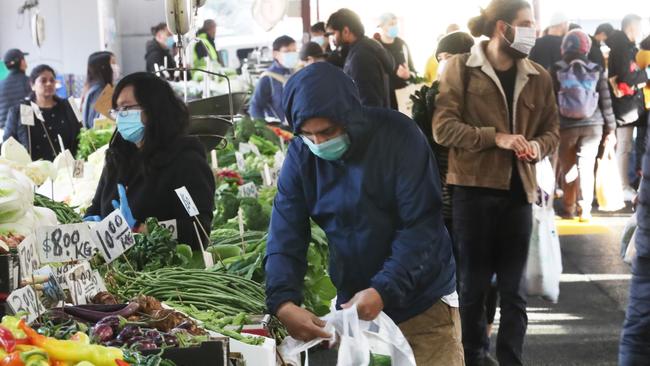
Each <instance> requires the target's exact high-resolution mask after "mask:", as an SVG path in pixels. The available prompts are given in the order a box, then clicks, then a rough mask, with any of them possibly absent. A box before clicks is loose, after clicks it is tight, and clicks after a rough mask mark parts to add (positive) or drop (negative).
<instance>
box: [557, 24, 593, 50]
mask: <svg viewBox="0 0 650 366" xmlns="http://www.w3.org/2000/svg"><path fill="white" fill-rule="evenodd" d="M590 49H591V37H589V35H588V34H587V33H585V31H583V30H582V29H574V30H572V31H570V32H569V33H567V34H566V36H564V39H563V40H562V54H563V55H564V54H566V53H574V54H578V55H586V54H588V53H589V50H590Z"/></svg>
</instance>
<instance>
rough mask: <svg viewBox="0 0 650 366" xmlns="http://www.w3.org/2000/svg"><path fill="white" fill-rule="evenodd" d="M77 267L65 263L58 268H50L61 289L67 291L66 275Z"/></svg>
mask: <svg viewBox="0 0 650 366" xmlns="http://www.w3.org/2000/svg"><path fill="white" fill-rule="evenodd" d="M76 266H78V264H76V263H66V264H64V265H62V266H60V267H54V268H52V273H53V274H54V277H56V281H57V282H58V283H59V285H60V286H61V288H62V289H64V290H67V289H69V287H68V273H70V271H72V270H73V269H74V267H76Z"/></svg>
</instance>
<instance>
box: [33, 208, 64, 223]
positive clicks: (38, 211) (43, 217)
mask: <svg viewBox="0 0 650 366" xmlns="http://www.w3.org/2000/svg"><path fill="white" fill-rule="evenodd" d="M34 217H35V219H36V227H41V226H56V225H58V224H59V221H58V220H57V219H56V213H54V211H52V210H51V209H49V208H47V207H34Z"/></svg>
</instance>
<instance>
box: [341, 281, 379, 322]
mask: <svg viewBox="0 0 650 366" xmlns="http://www.w3.org/2000/svg"><path fill="white" fill-rule="evenodd" d="M354 304H357V313H359V319H361V320H367V321H370V320H375V319H376V318H377V317H378V316H379V313H381V311H382V310H384V301H383V300H382V299H381V295H379V292H377V290H375V289H374V288H372V287H371V288H368V289H365V290H363V291H359V292H357V294H356V295H354V297H353V298H352V299H350V301H348V302H347V303H345V304H343V305H341V307H342V308H343V309H347V308H349V307H352V305H354Z"/></svg>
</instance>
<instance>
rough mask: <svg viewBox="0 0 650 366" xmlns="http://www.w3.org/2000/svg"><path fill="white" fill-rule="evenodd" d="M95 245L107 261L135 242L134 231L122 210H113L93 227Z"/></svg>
mask: <svg viewBox="0 0 650 366" xmlns="http://www.w3.org/2000/svg"><path fill="white" fill-rule="evenodd" d="M93 237H94V239H95V246H96V247H97V249H99V252H100V253H101V255H102V257H104V259H105V260H106V262H107V263H110V262H112V261H113V260H114V259H115V258H117V257H119V256H120V255H121V254H122V253H124V252H126V251H127V250H128V249H129V248H131V247H132V246H133V245H134V244H135V239H134V238H133V233H132V232H131V228H129V224H127V223H126V219H125V218H124V216H122V212H120V210H119V209H118V210H115V211H113V212H112V213H111V214H110V215H108V216H106V218H105V219H104V220H102V221H101V222H100V223H98V224H97V225H95V228H94V229H93Z"/></svg>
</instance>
